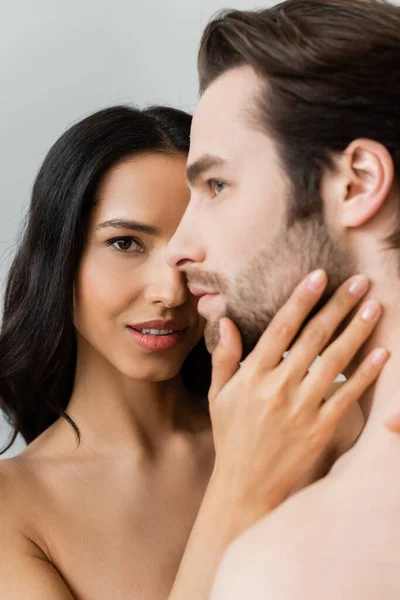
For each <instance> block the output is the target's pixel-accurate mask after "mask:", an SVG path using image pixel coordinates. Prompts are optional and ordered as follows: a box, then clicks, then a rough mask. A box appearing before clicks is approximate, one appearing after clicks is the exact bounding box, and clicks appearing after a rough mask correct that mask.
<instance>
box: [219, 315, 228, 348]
mask: <svg viewBox="0 0 400 600" xmlns="http://www.w3.org/2000/svg"><path fill="white" fill-rule="evenodd" d="M219 341H220V343H221V344H222V345H223V346H226V345H227V344H228V332H227V330H226V327H225V325H224V322H223V320H222V319H221V320H220V322H219Z"/></svg>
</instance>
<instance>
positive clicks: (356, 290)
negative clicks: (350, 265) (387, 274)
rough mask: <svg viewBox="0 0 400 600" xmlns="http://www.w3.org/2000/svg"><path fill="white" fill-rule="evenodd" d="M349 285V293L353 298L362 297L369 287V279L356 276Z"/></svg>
mask: <svg viewBox="0 0 400 600" xmlns="http://www.w3.org/2000/svg"><path fill="white" fill-rule="evenodd" d="M349 283H350V284H349V292H350V294H352V295H353V296H362V295H363V294H365V292H366V291H367V290H368V287H369V279H368V277H366V276H365V275H356V276H355V277H353V278H352V279H351V280H350V282H349Z"/></svg>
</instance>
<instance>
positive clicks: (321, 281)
mask: <svg viewBox="0 0 400 600" xmlns="http://www.w3.org/2000/svg"><path fill="white" fill-rule="evenodd" d="M306 284H307V288H308V289H309V290H311V291H312V292H319V291H320V290H322V289H323V287H324V286H325V284H326V273H325V271H324V270H323V269H317V271H314V272H313V273H311V275H309V276H308V277H307V280H306Z"/></svg>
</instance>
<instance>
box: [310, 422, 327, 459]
mask: <svg viewBox="0 0 400 600" xmlns="http://www.w3.org/2000/svg"><path fill="white" fill-rule="evenodd" d="M325 438H326V435H325V432H323V431H322V429H321V427H314V428H312V429H311V430H310V431H309V434H308V436H307V443H308V447H309V449H310V451H311V452H312V453H313V454H314V453H315V454H317V453H318V452H320V451H321V450H322V448H323V447H324V444H325Z"/></svg>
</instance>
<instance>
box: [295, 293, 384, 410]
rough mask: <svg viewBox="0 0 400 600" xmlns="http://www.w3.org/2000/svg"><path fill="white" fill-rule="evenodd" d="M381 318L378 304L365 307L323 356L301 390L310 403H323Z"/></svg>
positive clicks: (380, 308) (372, 302) (370, 303)
mask: <svg viewBox="0 0 400 600" xmlns="http://www.w3.org/2000/svg"><path fill="white" fill-rule="evenodd" d="M381 316H382V307H381V305H380V304H379V302H377V301H376V300H370V301H368V302H367V303H366V304H364V305H363V306H362V307H361V309H360V310H359V311H358V313H357V314H356V316H355V317H354V318H353V319H352V321H351V322H350V324H349V325H348V327H347V328H346V329H345V331H344V332H343V333H342V334H341V335H340V336H339V337H338V339H337V340H335V341H334V342H333V343H332V344H331V345H330V346H329V347H328V348H327V350H325V352H323V354H322V356H321V359H320V360H319V361H318V363H317V364H316V365H315V366H314V367H313V368H312V369H311V371H310V373H309V374H308V375H307V377H306V378H305V379H304V381H303V383H302V384H301V387H302V388H303V390H304V396H303V397H305V398H307V399H308V401H309V402H316V403H318V404H319V403H320V402H321V399H322V398H325V397H326V394H327V393H328V391H329V388H330V387H331V385H332V383H333V382H334V381H335V379H336V378H337V377H338V375H340V374H341V373H343V371H344V369H345V368H346V367H348V365H349V364H350V362H351V361H352V359H353V358H354V357H355V355H356V354H357V352H358V351H359V350H360V348H361V347H362V346H363V345H364V344H365V342H366V341H367V339H368V337H369V336H370V335H371V333H372V332H373V330H374V328H375V327H376V325H377V324H378V321H379V319H380V318H381Z"/></svg>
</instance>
